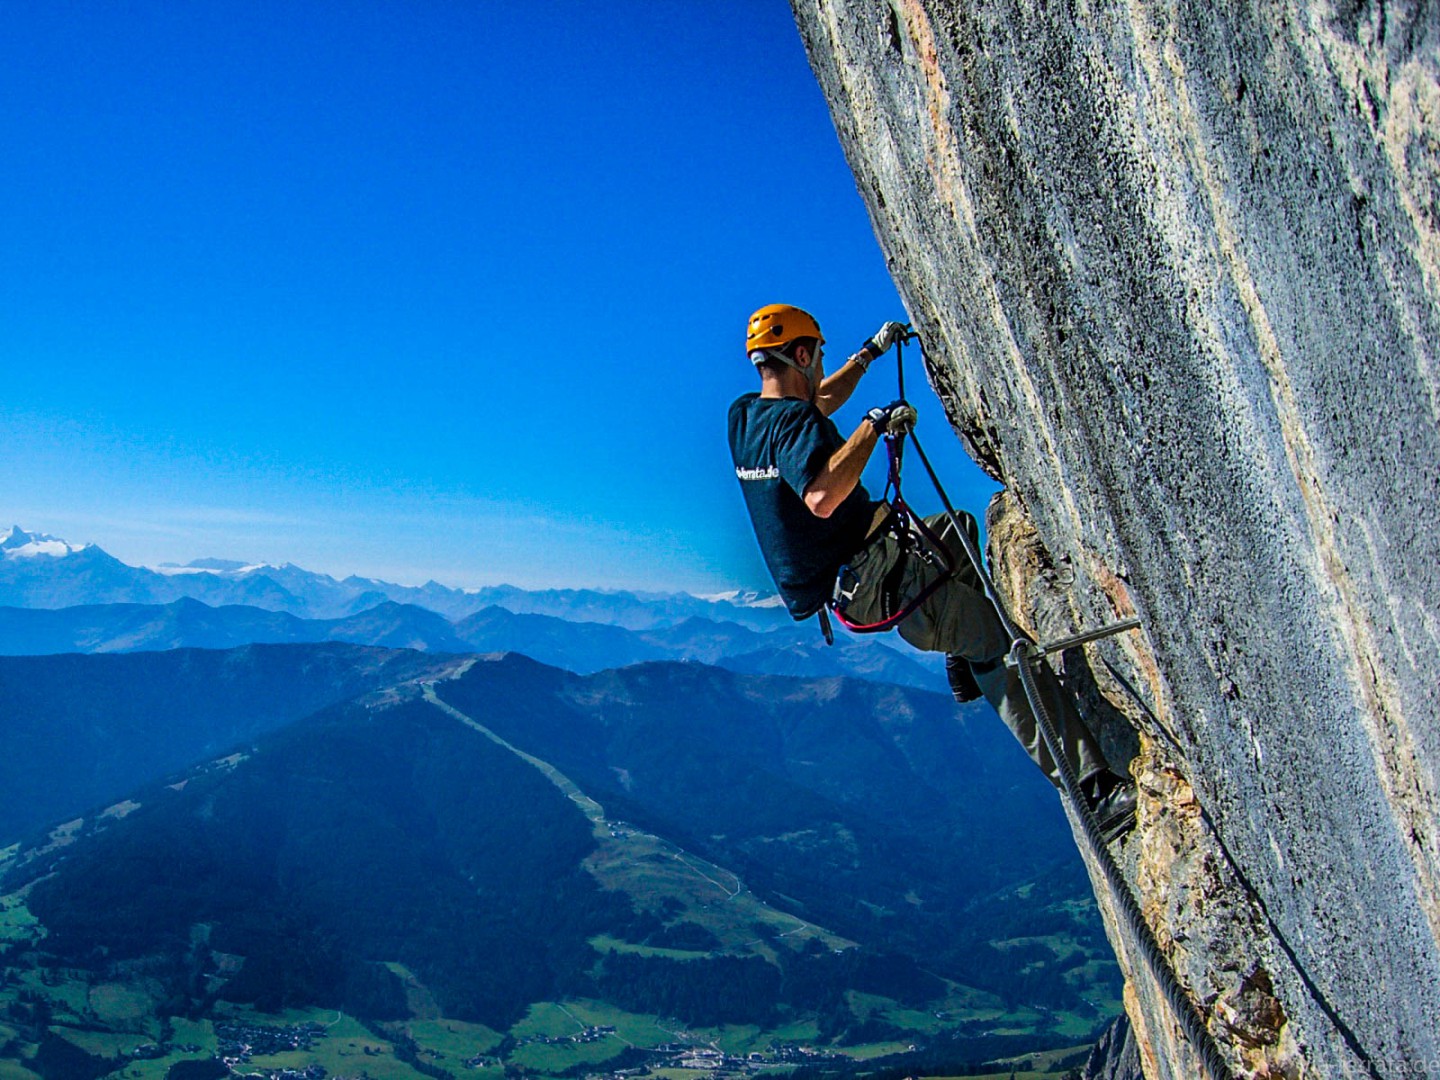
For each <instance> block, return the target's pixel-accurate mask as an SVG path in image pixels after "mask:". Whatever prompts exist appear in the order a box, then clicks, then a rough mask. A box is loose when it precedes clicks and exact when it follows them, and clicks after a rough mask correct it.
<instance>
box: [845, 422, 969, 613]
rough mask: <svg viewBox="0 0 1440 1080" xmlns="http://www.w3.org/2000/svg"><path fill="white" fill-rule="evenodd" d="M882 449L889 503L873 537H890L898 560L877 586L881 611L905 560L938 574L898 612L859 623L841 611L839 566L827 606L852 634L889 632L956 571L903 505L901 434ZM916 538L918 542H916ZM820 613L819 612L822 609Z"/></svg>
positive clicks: (896, 588)
mask: <svg viewBox="0 0 1440 1080" xmlns="http://www.w3.org/2000/svg"><path fill="white" fill-rule="evenodd" d="M885 449H886V453H887V454H888V456H889V459H890V460H889V472H888V475H887V477H886V480H885V495H886V496H887V498H888V500H889V502H890V514H889V515H888V516H887V517H886V518H885V520H884V521H883V522H881V524H880V528H878V529H877V530H876V531H875V534H874V535H876V536H879V535H881V534H883V533H887V532H888V533H891V534H892V535H894V536H895V537H896V538H897V539H898V540H899V541H900V554H901V557H900V558H898V559H896V560H895V565H894V566H892V567H891V568H890V569H889V571H888V572H887V573H886V575H885V578H884V580H883V581H881V583H880V596H881V603H882V605H883V607H884V608H889V606H890V603H891V600H892V598H895V599H898V598H899V594H900V586H901V583H902V582H903V580H904V577H905V562H906V557H907V556H910V555H917V556H919V557H920V558H923V559H924V560H925V561H926V562H929V563H930V564H931V565H932V566H933V565H936V564H937V563H938V564H939V565H940V567H941V568H942V569H941V572H940V573H939V574H938V575H937V576H936V577H935V579H934V580H933V581H931V582H930V583H929V584H928V585H926V586H925V587H924V588H923V589H921V590H920V591H919V592H918V593H917V594H916V595H915V596H913V597H911V598H910V599H909V600H908V601H906V602H905V603H903V604H902V605H901V607H900V608H899V610H898V611H889V612H887V613H886V614H885V616H884V617H883V618H881V619H880V620H879V621H878V622H872V623H861V622H856V621H854V620H852V619H850V618H847V617H846V615H845V607H846V604H847V601H848V598H847V597H845V596H843V594H842V593H841V590H840V587H839V582H840V581H841V580H843V579H844V577H845V574H846V572H847V571H848V570H849V569H850V568H849V566H848V565H847V566H842V567H841V568H840V572H839V575H838V577H837V583H836V590H835V592H836V595H835V596H832V597H831V599H830V601H829V602H828V604H827V606H828V607H829V609H830V610H831V611H833V612H834V613H835V618H836V619H837V620H838V621H839V622H840V625H842V626H844V627H845V628H846V629H847V630H849V631H850V632H851V633H852V634H878V633H882V632H884V631H886V630H889V629H891V628H893V627H895V626H897V625H899V624H900V623H902V622H904V621H905V620H906V619H907V618H909V617H910V616H911V615H912V614H913V613H914V612H915V610H916V609H917V608H919V607H920V605H921V604H923V603H924V602H925V601H926V600H928V599H929V598H930V597H931V596H933V595H934V594H935V592H936V590H938V589H939V588H940V587H941V586H943V585H944V584H945V583H946V582H947V581H949V580H950V578H951V577H953V576H954V574H955V570H956V561H955V557H954V555H953V554H952V553H951V551H950V549H949V547H948V546H947V545H946V544H945V542H944V541H943V540H941V539H940V537H939V536H938V535H937V534H936V533H935V530H934V529H932V528H930V526H929V525H927V524H925V519H924V518H921V517H919V516H918V515H916V514H915V513H914V512H913V511H912V510H911V509H910V505H909V504H908V503H907V502H906V501H905V497H904V495H902V494H901V492H900V464H901V460H902V458H903V456H904V451H905V436H904V434H898V435H886V436H885ZM917 538H918V540H917ZM822 610H823V609H822Z"/></svg>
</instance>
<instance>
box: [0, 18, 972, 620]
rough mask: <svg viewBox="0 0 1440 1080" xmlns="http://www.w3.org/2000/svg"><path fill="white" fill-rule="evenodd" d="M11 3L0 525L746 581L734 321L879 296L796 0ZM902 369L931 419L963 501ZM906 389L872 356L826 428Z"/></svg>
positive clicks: (749, 578) (954, 455) (569, 572)
mask: <svg viewBox="0 0 1440 1080" xmlns="http://www.w3.org/2000/svg"><path fill="white" fill-rule="evenodd" d="M5 21H6V27H5V32H4V34H3V35H0V101H3V102H4V107H3V109H0V146H3V147H4V157H5V163H4V165H3V167H0V251H3V254H4V263H5V273H4V275H3V283H0V530H3V529H4V528H6V527H8V526H9V525H10V524H11V523H18V524H20V525H22V526H24V527H26V528H28V529H31V530H35V531H43V532H50V533H54V534H57V535H60V536H62V537H64V538H66V539H68V540H71V541H74V542H82V541H94V542H97V543H99V544H100V545H101V546H102V547H104V548H106V549H107V550H109V551H110V552H112V553H113V554H115V555H117V556H119V557H120V558H122V559H125V560H126V561H129V562H139V563H151V564H153V563H158V562H161V561H188V560H189V559H192V558H196V557H200V556H217V557H225V558H238V559H246V560H265V561H271V562H285V561H291V562H295V563H298V564H300V565H302V566H306V567H308V568H311V569H317V570H324V571H328V572H330V573H334V574H337V575H344V574H348V573H352V572H353V573H360V574H365V575H371V576H377V577H383V578H387V579H389V580H394V581H400V582H404V583H420V582H423V581H424V580H426V579H428V578H435V579H436V580H439V581H441V582H443V583H445V584H449V585H481V584H493V583H498V582H502V581H505V582H511V583H514V584H517V585H522V586H527V587H535V586H548V585H571V586H573V585H598V586H614V587H625V588H656V589H689V590H693V591H700V592H705V591H711V590H719V589H724V588H732V587H745V588H761V589H767V590H768V589H769V588H770V586H769V582H768V579H767V578H766V576H765V572H764V568H763V565H762V564H761V563H760V561H759V558H758V555H757V554H756V552H755V550H754V540H753V537H752V535H751V534H750V531H749V525H748V522H747V520H746V518H745V516H744V511H743V507H742V505H741V502H740V496H739V493H738V490H737V485H736V481H735V479H734V475H733V472H732V470H731V467H730V463H729V458H728V452H727V450H726V447H725V438H724V414H725V409H726V407H727V405H728V404H729V402H730V401H731V400H732V399H733V398H734V397H735V396H736V395H737V394H739V393H742V392H744V391H746V390H748V389H751V388H752V384H753V383H754V374H753V371H752V370H751V369H750V367H749V365H748V364H747V362H746V361H745V359H744V352H743V333H744V324H745V320H746V318H747V317H748V315H749V313H750V311H751V310H753V309H754V308H755V307H758V306H759V305H761V304H764V303H770V302H774V301H783V302H788V303H796V304H800V305H802V306H805V307H807V308H809V309H810V310H811V311H813V312H814V313H815V314H816V315H817V316H818V317H819V319H820V321H821V323H822V325H823V327H824V329H825V332H826V336H827V339H828V340H829V342H830V345H829V348H828V350H827V352H828V354H829V356H830V357H831V358H832V359H837V358H840V357H843V356H845V355H846V354H847V353H848V352H850V351H851V350H853V349H854V348H856V347H858V346H859V344H860V343H861V342H862V341H863V340H864V339H865V338H866V337H867V336H868V335H869V334H870V333H871V332H873V331H874V330H875V329H876V327H878V325H879V324H880V323H881V322H882V321H883V320H885V319H888V318H898V319H903V318H904V317H905V315H904V310H903V308H902V306H901V304H900V301H899V299H898V297H897V295H896V293H895V291H894V288H893V286H892V284H891V282H890V280H889V277H888V275H887V274H886V272H885V267H884V261H883V259H882V257H881V254H880V251H879V248H878V246H877V244H876V241H875V238H874V235H873V233H872V231H871V229H870V223H869V220H868V218H867V216H866V214H865V210H864V207H863V204H862V203H861V201H860V198H859V196H858V195H857V194H856V191H855V187H854V182H853V180H852V177H851V175H850V172H849V170H848V168H847V166H846V164H845V161H844V157H843V155H842V153H841V151H840V146H839V143H838V140H837V139H836V137H835V134H834V129H833V128H832V126H831V124H830V119H829V115H828V112H827V111H826V106H825V102H824V99H823V97H822V95H821V94H820V91H819V89H818V87H817V86H816V84H815V82H814V80H813V77H812V75H811V73H810V70H809V67H808V65H807V63H806V59H805V55H804V49H803V47H802V45H801V42H800V39H799V36H798V34H797V33H796V30H795V27H794V23H793V22H792V20H791V16H790V12H789V7H788V5H787V4H786V3H784V2H783V0H727V2H725V3H708V2H702V0H607V2H605V3H581V2H579V0H572V2H569V3H561V2H545V0H530V2H527V3H523V4H521V3H514V2H507V3H498V2H488V0H464V2H462V0H386V2H366V0H354V2H346V3H338V2H337V3H326V2H313V3H300V4H297V3H293V2H283V3H282V2H270V0H236V2H229V0H204V2H202V3H193V4H179V3H171V2H147V0H137V2H130V3H125V4H117V3H113V2H108V0H93V2H87V0H79V2H70V0H67V2H61V0H37V2H35V3H26V4H19V5H11V6H9V7H8V8H7V10H6V13H5ZM909 365H910V367H909V370H908V371H907V385H908V386H910V387H912V388H913V389H912V393H911V396H912V398H917V399H920V400H919V401H918V404H919V405H920V406H921V433H922V436H927V437H926V438H925V442H926V446H927V449H929V450H930V451H931V453H932V456H934V457H936V458H939V459H943V467H944V470H945V472H946V474H947V477H948V478H949V479H950V481H951V483H952V484H953V487H954V490H953V491H952V494H954V495H955V496H956V497H957V499H958V500H959V501H963V502H965V503H966V504H967V505H970V506H971V507H972V508H979V507H983V501H984V498H985V497H986V495H987V494H988V491H989V490H990V487H989V485H988V484H987V483H986V482H985V481H984V479H983V477H981V476H980V475H979V473H978V471H976V470H974V469H973V467H971V466H969V464H968V462H967V461H966V459H965V458H964V455H963V454H962V453H961V452H960V450H959V447H958V444H957V443H956V441H955V440H954V438H953V437H952V436H951V434H950V432H949V430H948V429H947V428H945V427H944V420H943V415H942V413H941V412H940V410H939V406H938V404H937V403H936V402H934V400H933V398H932V396H931V395H930V393H929V390H928V388H927V387H925V385H924V380H923V379H922V378H921V377H920V374H919V368H918V365H917V364H916V361H915V359H914V357H913V354H912V356H911V358H910V360H909ZM894 389H895V381H894V369H893V360H890V359H887V360H882V361H880V362H879V363H878V364H877V365H876V367H875V368H874V369H872V373H871V374H870V375H869V376H868V377H867V379H866V380H865V382H864V383H862V386H861V389H860V391H859V392H858V394H857V396H856V398H855V399H854V400H853V401H852V403H851V404H850V405H849V406H847V407H846V409H845V410H842V412H841V413H840V414H839V415H838V416H837V420H838V421H839V422H840V425H841V427H842V429H843V430H846V431H848V430H849V429H850V428H851V427H852V426H853V425H854V424H855V423H856V422H858V421H859V419H860V417H861V415H862V414H863V410H864V409H865V408H866V407H868V406H870V405H873V404H882V403H884V402H886V401H889V400H890V399H891V398H892V397H893V396H894ZM914 473H915V475H914V477H913V479H912V484H913V487H914V491H915V493H916V494H917V495H918V494H920V493H921V484H922V483H923V476H922V475H921V473H920V471H919V469H918V468H916V469H915V470H914ZM881 480H882V477H881V476H880V475H878V474H877V475H874V476H873V477H871V478H870V483H871V486H872V489H878V487H879V486H880V484H881ZM915 501H916V502H917V504H919V505H921V506H922V508H924V509H934V508H935V507H934V506H933V502H934V500H933V498H932V499H930V500H928V501H927V500H924V499H921V498H916V499H915Z"/></svg>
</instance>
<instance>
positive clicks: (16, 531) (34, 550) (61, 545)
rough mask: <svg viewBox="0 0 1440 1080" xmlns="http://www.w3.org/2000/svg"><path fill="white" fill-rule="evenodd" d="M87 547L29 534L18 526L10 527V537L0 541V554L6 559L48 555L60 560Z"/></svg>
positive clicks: (57, 538)
mask: <svg viewBox="0 0 1440 1080" xmlns="http://www.w3.org/2000/svg"><path fill="white" fill-rule="evenodd" d="M89 546H90V545H89V544H80V545H79V546H76V545H74V544H71V543H68V542H66V541H64V540H61V539H60V538H59V537H57V536H46V535H45V534H44V533H29V532H26V531H25V530H24V529H22V528H20V526H19V525H12V526H11V527H10V535H9V536H7V537H5V539H4V540H0V554H3V555H4V557H5V558H7V559H30V558H34V557H36V556H37V555H48V556H50V557H51V558H54V559H60V558H64V557H65V556H66V555H73V554H75V552H77V551H84V550H85V549H86V548H87V547H89Z"/></svg>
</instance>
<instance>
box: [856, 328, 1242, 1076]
mask: <svg viewBox="0 0 1440 1080" xmlns="http://www.w3.org/2000/svg"><path fill="white" fill-rule="evenodd" d="M906 340H908V341H914V342H915V343H916V346H917V348H919V349H920V351H921V355H922V356H923V355H924V345H923V343H921V342H920V338H919V335H918V334H914V333H911V334H910V336H909V338H908V339H906ZM903 345H904V342H903V341H902V342H897V343H896V349H897V354H896V366H897V368H898V369H899V372H900V374H899V379H900V397H901V399H902V400H903V399H904V397H905V371H904V359H905V358H904V353H903ZM886 438H887V441H889V439H890V436H888V435H887V436H886ZM898 439H899V437H897V440H896V441H897V442H898ZM910 441H911V443H912V444H913V445H914V447H915V453H916V454H917V455H918V456H919V458H920V462H921V464H922V465H924V466H925V471H926V473H927V474H929V477H930V482H931V484H933V485H934V487H935V493H936V494H937V495H938V496H939V497H940V502H941V504H942V505H943V506H944V507H945V514H946V516H947V517H948V518H949V519H950V523H951V525H953V526H954V528H955V532H956V535H958V536H959V538H960V542H961V544H962V546H963V547H964V549H965V555H966V558H967V559H968V560H969V562H970V565H971V568H972V569H973V570H974V571H975V574H976V576H977V577H978V578H979V580H980V582H981V583H982V585H983V587H984V592H985V597H986V599H988V600H989V601H990V604H991V606H992V607H993V608H994V609H995V614H996V615H997V616H998V617H999V619H1000V625H1001V626H1002V627H1004V630H1005V633H1006V635H1007V637H1008V639H1009V640H1010V642H1011V646H1010V652H1009V654H1008V655H1007V656H1006V659H1005V662H1006V664H1007V665H1009V666H1011V667H1013V668H1014V669H1015V670H1016V673H1017V674H1018V675H1019V678H1020V685H1021V686H1022V687H1023V688H1024V690H1025V698H1026V700H1027V701H1028V702H1029V704H1030V711H1031V712H1032V713H1033V714H1034V716H1035V721H1036V725H1037V726H1038V727H1039V729H1040V735H1041V737H1042V738H1043V739H1044V741H1045V748H1046V750H1047V751H1048V752H1049V754H1050V757H1051V759H1052V760H1053V761H1054V762H1055V766H1056V768H1057V770H1058V771H1059V773H1060V781H1061V790H1062V791H1063V792H1064V794H1065V797H1066V799H1067V800H1069V803H1070V806H1071V809H1072V810H1074V812H1075V816H1076V818H1078V819H1079V822H1080V826H1081V832H1082V834H1083V835H1084V837H1085V841H1086V844H1087V846H1088V847H1089V849H1090V856H1091V858H1092V859H1093V860H1094V861H1095V862H1096V863H1098V864H1099V866H1100V869H1101V871H1102V873H1103V874H1104V876H1105V881H1106V884H1108V885H1109V887H1110V891H1111V894H1112V895H1113V896H1114V897H1115V900H1116V902H1117V904H1118V906H1119V908H1120V912H1121V914H1122V915H1123V916H1124V919H1123V923H1124V925H1125V927H1126V929H1127V930H1128V931H1129V932H1130V936H1131V940H1132V942H1133V944H1134V945H1135V946H1136V947H1137V948H1138V949H1139V951H1140V953H1141V954H1142V955H1143V956H1144V957H1145V960H1146V962H1147V963H1148V965H1149V967H1150V971H1151V974H1152V975H1153V976H1154V977H1155V981H1156V983H1158V984H1159V987H1160V990H1161V992H1162V993H1163V994H1164V995H1165V1000H1166V1001H1167V1002H1168V1003H1169V1005H1170V1008H1171V1010H1172V1011H1173V1013H1174V1015H1175V1018H1176V1020H1177V1021H1178V1022H1179V1024H1180V1027H1181V1028H1182V1029H1183V1030H1184V1032H1185V1036H1186V1038H1187V1039H1188V1040H1189V1042H1190V1045H1191V1047H1192V1049H1194V1051H1195V1053H1196V1054H1197V1055H1198V1056H1199V1058H1200V1060H1201V1062H1202V1064H1203V1066H1204V1068H1205V1071H1206V1072H1207V1073H1208V1074H1209V1076H1210V1080H1234V1073H1232V1072H1231V1071H1230V1068H1229V1066H1228V1065H1227V1064H1226V1063H1225V1060H1224V1058H1222V1057H1221V1055H1220V1048H1219V1046H1218V1045H1217V1044H1216V1043H1215V1040H1214V1038H1213V1037H1212V1036H1211V1034H1210V1031H1209V1029H1208V1028H1207V1027H1206V1026H1205V1021H1204V1019H1203V1018H1202V1017H1201V1016H1200V1013H1199V1012H1198V1011H1197V1010H1196V1008H1195V1005H1194V1003H1193V1002H1192V1001H1191V1000H1190V998H1189V997H1188V996H1187V995H1186V993H1185V991H1184V989H1183V988H1182V987H1181V985H1180V980H1179V979H1178V977H1177V976H1176V974H1175V971H1174V969H1173V968H1171V966H1170V962H1169V961H1168V960H1167V959H1166V957H1165V954H1164V952H1163V951H1162V950H1161V948H1160V943H1159V942H1158V941H1157V940H1156V938H1155V934H1154V932H1153V931H1152V930H1151V929H1150V924H1149V923H1147V922H1146V921H1145V917H1144V915H1143V914H1141V911H1140V904H1139V902H1138V901H1137V900H1136V899H1135V894H1134V892H1133V891H1132V890H1131V888H1130V883H1129V882H1128V881H1126V880H1125V876H1124V875H1123V874H1122V873H1121V871H1120V866H1119V864H1118V863H1116V861H1115V857H1114V856H1113V855H1111V854H1110V848H1109V846H1108V845H1107V844H1106V843H1105V839H1104V836H1103V834H1102V832H1101V829H1100V823H1099V821H1098V820H1097V819H1096V817H1095V813H1094V811H1093V810H1091V808H1090V803H1089V800H1087V799H1086V798H1085V797H1084V795H1083V793H1082V792H1081V790H1080V780H1079V778H1078V777H1077V776H1076V775H1075V769H1074V767H1073V766H1072V765H1071V764H1070V761H1069V759H1068V758H1067V757H1066V756H1065V752H1064V746H1063V745H1062V744H1061V741H1060V736H1059V733H1058V732H1057V731H1056V728H1055V722H1054V720H1053V719H1052V717H1051V716H1050V712H1049V710H1048V709H1047V708H1046V707H1045V702H1044V700H1043V699H1042V698H1041V696H1040V687H1039V684H1038V683H1037V682H1036V677H1035V669H1034V665H1035V664H1036V663H1037V662H1039V661H1041V660H1043V658H1044V657H1045V656H1047V655H1050V654H1052V653H1057V652H1062V651H1064V650H1065V649H1068V648H1072V647H1074V646H1076V645H1081V644H1085V643H1088V642H1092V641H1099V640H1101V639H1103V638H1108V637H1111V636H1112V635H1114V634H1119V633H1123V632H1125V631H1127V630H1134V629H1136V628H1138V627H1139V625H1140V620H1139V619H1125V620H1123V621H1121V622H1117V623H1112V624H1110V625H1108V626H1103V627H1100V628H1099V629H1097V630H1091V631H1087V632H1084V633H1080V634H1075V635H1073V636H1071V637H1067V638H1062V639H1060V640H1058V641H1054V642H1051V643H1049V644H1048V645H1038V644H1036V643H1035V642H1033V641H1031V640H1030V639H1029V638H1028V637H1026V636H1025V634H1023V633H1022V632H1021V631H1020V630H1019V628H1018V627H1017V626H1016V625H1015V623H1014V621H1013V620H1011V618H1010V615H1009V613H1008V612H1007V611H1006V609H1005V605H1004V603H1003V602H1002V601H1001V599H1000V595H999V593H998V592H997V591H996V588H995V582H994V580H993V579H992V578H991V577H990V575H989V573H987V572H986V570H985V564H984V561H983V560H982V558H981V556H980V550H979V548H978V546H977V545H976V543H975V540H974V538H973V537H972V536H971V535H970V533H969V531H968V530H967V529H965V528H964V526H963V525H962V524H961V521H960V517H959V514H957V513H956V511H955V507H954V506H953V505H951V502H950V499H949V496H947V495H946V493H945V488H944V486H943V485H942V484H941V483H940V478H939V477H938V476H937V475H936V474H935V469H934V468H933V467H932V466H931V464H930V459H929V457H928V456H927V455H926V453H925V450H924V448H923V447H922V446H921V445H920V440H919V439H917V438H916V437H915V433H914V432H913V431H912V432H910ZM890 467H891V481H890V483H891V484H893V486H894V488H895V491H896V494H897V497H898V493H899V487H900V455H899V453H898V452H897V451H894V450H892V455H891V465H890ZM889 486H890V484H887V490H888V488H889ZM902 505H903V500H902ZM914 520H918V519H914ZM951 572H953V567H952V568H951ZM946 577H947V578H948V574H947V575H946ZM942 580H943V579H942ZM925 595H928V592H927V593H926V594H925ZM918 603H919V601H914V602H912V603H911V604H908V605H906V607H907V610H906V611H905V612H904V615H908V614H909V613H910V612H911V611H913V610H914V609H915V607H916V606H918ZM836 614H837V616H838V615H839V614H840V612H839V611H838V610H837V612H836ZM904 615H898V616H897V617H895V618H894V619H893V620H891V621H890V622H889V625H888V626H886V627H884V628H885V629H888V628H889V626H893V625H894V624H895V623H897V622H899V621H900V620H901V619H902V618H904ZM842 621H844V620H843V618H842ZM846 625H847V626H848V625H849V624H848V623H846ZM877 628H878V627H877Z"/></svg>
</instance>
